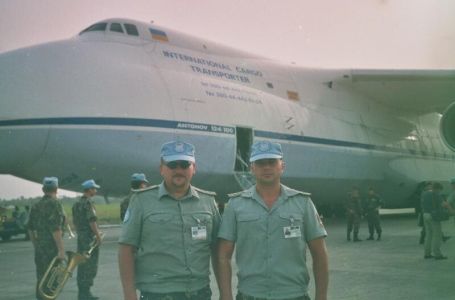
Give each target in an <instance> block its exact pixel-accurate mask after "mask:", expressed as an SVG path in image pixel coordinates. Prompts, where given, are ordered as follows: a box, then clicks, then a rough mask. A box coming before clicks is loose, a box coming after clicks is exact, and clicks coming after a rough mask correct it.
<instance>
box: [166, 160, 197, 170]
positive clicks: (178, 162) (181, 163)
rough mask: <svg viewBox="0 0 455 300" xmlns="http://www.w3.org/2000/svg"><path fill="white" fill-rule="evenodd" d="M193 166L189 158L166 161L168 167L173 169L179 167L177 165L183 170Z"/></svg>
mask: <svg viewBox="0 0 455 300" xmlns="http://www.w3.org/2000/svg"><path fill="white" fill-rule="evenodd" d="M190 166H191V162H190V161H187V160H174V161H170V162H168V163H166V167H168V168H169V169H171V170H175V169H177V167H180V168H181V169H183V170H186V169H188V168H189V167H190Z"/></svg>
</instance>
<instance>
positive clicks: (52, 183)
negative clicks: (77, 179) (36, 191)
mask: <svg viewBox="0 0 455 300" xmlns="http://www.w3.org/2000/svg"><path fill="white" fill-rule="evenodd" d="M43 187H46V188H58V178H57V177H44V179H43Z"/></svg>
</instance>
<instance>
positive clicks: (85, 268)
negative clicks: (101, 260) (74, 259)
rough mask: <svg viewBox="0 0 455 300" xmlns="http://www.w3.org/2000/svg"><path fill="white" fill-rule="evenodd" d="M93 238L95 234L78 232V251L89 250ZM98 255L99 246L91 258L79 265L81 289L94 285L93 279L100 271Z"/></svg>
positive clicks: (79, 285) (78, 279) (78, 276)
mask: <svg viewBox="0 0 455 300" xmlns="http://www.w3.org/2000/svg"><path fill="white" fill-rule="evenodd" d="M93 240H94V237H93V236H90V235H88V234H87V235H85V234H80V233H78V236H77V252H79V253H84V252H87V251H88V250H89V249H90V244H91V243H92V241H93ZM98 257H99V248H96V249H95V250H94V251H93V252H92V255H91V256H90V258H89V259H88V260H87V261H86V262H85V263H82V264H80V265H79V266H78V267H77V286H78V288H79V290H87V289H89V288H90V287H91V286H92V285H93V280H94V279H95V276H96V273H97V271H98Z"/></svg>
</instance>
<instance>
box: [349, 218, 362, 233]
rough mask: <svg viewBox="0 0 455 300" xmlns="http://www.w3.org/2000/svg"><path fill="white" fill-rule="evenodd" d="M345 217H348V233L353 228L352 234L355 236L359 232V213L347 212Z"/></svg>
mask: <svg viewBox="0 0 455 300" xmlns="http://www.w3.org/2000/svg"><path fill="white" fill-rule="evenodd" d="M347 219H348V234H350V233H351V232H352V229H354V236H357V235H358V234H359V228H360V215H359V214H348V215H347Z"/></svg>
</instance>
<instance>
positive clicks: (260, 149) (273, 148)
mask: <svg viewBox="0 0 455 300" xmlns="http://www.w3.org/2000/svg"><path fill="white" fill-rule="evenodd" d="M266 158H275V159H278V158H283V151H282V150H281V145H280V144H278V143H273V142H270V141H260V142H256V143H254V144H253V145H252V146H251V156H250V162H254V161H256V160H260V159H266Z"/></svg>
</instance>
